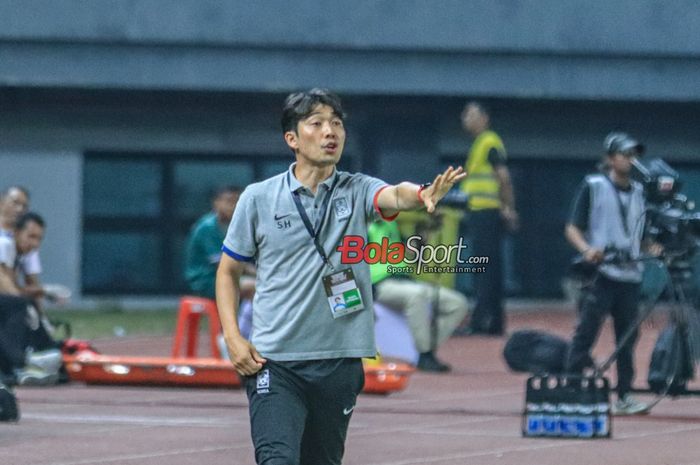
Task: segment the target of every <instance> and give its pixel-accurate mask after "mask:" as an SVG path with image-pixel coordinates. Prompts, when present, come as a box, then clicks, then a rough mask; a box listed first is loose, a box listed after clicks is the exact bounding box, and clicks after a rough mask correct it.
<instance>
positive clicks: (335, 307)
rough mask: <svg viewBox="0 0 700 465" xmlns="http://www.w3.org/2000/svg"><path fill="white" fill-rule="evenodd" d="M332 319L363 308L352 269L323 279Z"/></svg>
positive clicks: (334, 273) (337, 272)
mask: <svg viewBox="0 0 700 465" xmlns="http://www.w3.org/2000/svg"><path fill="white" fill-rule="evenodd" d="M323 287H324V289H325V290H326V297H328V305H329V306H330V308H331V315H333V318H340V317H341V316H345V315H348V314H350V313H355V312H357V311H360V310H362V309H363V308H365V305H364V303H363V302H362V295H361V294H360V289H359V288H358V287H357V282H356V281H355V275H354V273H353V272H352V268H345V269H343V270H340V271H336V272H333V273H331V274H328V275H326V276H324V277H323Z"/></svg>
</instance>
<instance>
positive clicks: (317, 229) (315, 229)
mask: <svg viewBox="0 0 700 465" xmlns="http://www.w3.org/2000/svg"><path fill="white" fill-rule="evenodd" d="M338 179H340V176H338V175H337V174H336V175H335V180H334V181H333V184H332V185H331V188H330V189H329V190H328V192H327V193H326V197H325V198H324V199H323V203H322V204H321V211H320V212H319V215H318V216H317V217H316V225H315V226H311V220H310V219H309V215H307V214H306V209H305V208H304V206H303V205H302V204H301V198H300V197H299V192H297V191H293V192H292V199H293V200H294V205H296V207H297V211H298V212H299V216H300V217H301V221H302V222H303V223H304V226H305V227H306V231H308V233H309V235H310V236H311V238H312V239H313V240H314V245H315V246H316V251H317V252H318V254H319V255H320V256H321V260H323V263H325V264H326V265H328V267H329V268H330V269H331V270H335V268H334V267H333V265H331V262H330V260H329V259H328V255H326V252H325V251H324V250H323V246H322V245H321V242H320V240H319V239H318V236H319V234H320V233H321V228H322V226H323V220H324V219H325V218H326V210H327V209H328V202H330V200H331V196H332V195H333V190H334V189H335V186H336V184H338ZM287 185H288V186H289V190H290V191H291V190H292V184H291V181H290V174H289V172H287Z"/></svg>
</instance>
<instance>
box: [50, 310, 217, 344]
mask: <svg viewBox="0 0 700 465" xmlns="http://www.w3.org/2000/svg"><path fill="white" fill-rule="evenodd" d="M48 316H49V318H50V319H51V320H52V321H66V322H68V323H69V324H70V326H71V329H72V336H73V337H74V338H77V339H95V338H103V337H115V336H145V335H154V336H155V335H158V336H161V335H171V334H173V332H174V331H175V323H176V319H177V311H176V310H175V309H167V310H166V309H162V310H151V309H148V310H141V311H138V310H129V311H124V310H118V309H104V310H51V311H49V312H48ZM203 320H206V319H203ZM203 325H206V321H203ZM204 327H206V326H204ZM56 335H57V336H58V337H59V338H62V337H64V336H63V333H62V331H60V329H59V331H58V332H57V334H56Z"/></svg>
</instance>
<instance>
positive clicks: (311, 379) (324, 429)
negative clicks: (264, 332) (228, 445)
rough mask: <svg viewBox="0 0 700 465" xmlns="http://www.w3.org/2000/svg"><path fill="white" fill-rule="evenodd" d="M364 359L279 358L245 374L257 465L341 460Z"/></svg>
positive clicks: (328, 464) (321, 464) (325, 464)
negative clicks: (295, 360) (250, 373)
mask: <svg viewBox="0 0 700 465" xmlns="http://www.w3.org/2000/svg"><path fill="white" fill-rule="evenodd" d="M364 380H365V378H364V370H363V368H362V360H361V359H355V358H353V359H331V360H314V361H303V362H274V361H271V360H269V359H268V361H267V363H266V364H265V366H264V367H263V369H262V370H261V371H260V372H259V373H258V374H257V375H254V376H249V377H246V379H245V386H246V391H247V394H248V401H249V410H250V425H251V435H252V438H253V445H254V446H255V460H256V463H257V464H258V465H340V463H341V461H342V459H343V453H344V452H345V438H346V435H347V430H348V425H349V423H350V417H351V416H352V411H353V410H354V408H355V401H356V399H357V395H358V394H359V393H360V391H361V390H362V387H363V386H364Z"/></svg>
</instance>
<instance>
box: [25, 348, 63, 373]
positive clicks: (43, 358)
mask: <svg viewBox="0 0 700 465" xmlns="http://www.w3.org/2000/svg"><path fill="white" fill-rule="evenodd" d="M27 365H28V366H32V367H36V368H39V369H41V370H42V371H45V372H47V373H58V370H60V369H61V365H63V354H62V353H61V351H60V350H58V349H49V350H42V351H41V352H31V353H29V355H28V356H27Z"/></svg>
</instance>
